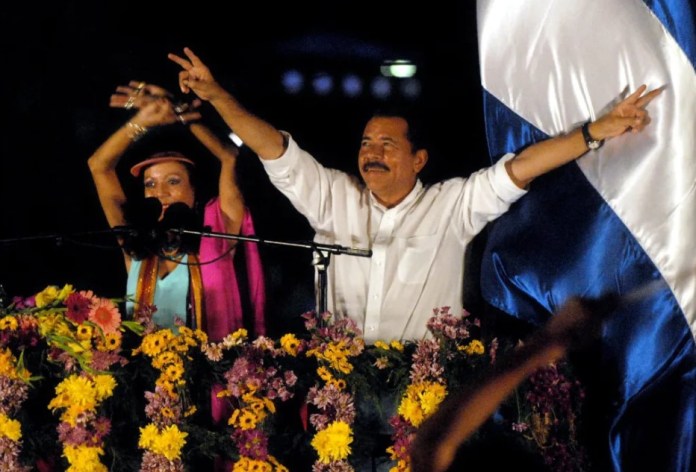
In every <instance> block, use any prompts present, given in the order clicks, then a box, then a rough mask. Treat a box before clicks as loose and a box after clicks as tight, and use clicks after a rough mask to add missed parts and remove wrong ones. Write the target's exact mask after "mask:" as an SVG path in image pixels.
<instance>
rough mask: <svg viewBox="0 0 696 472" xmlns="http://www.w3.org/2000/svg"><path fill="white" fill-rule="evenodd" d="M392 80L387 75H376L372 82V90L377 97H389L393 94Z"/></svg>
mask: <svg viewBox="0 0 696 472" xmlns="http://www.w3.org/2000/svg"><path fill="white" fill-rule="evenodd" d="M391 89H392V86H391V82H389V79H387V78H386V77H375V78H374V80H373V81H372V83H371V84H370V90H371V92H372V95H373V96H374V97H375V98H382V99H384V98H387V97H389V95H391V91H392V90H391Z"/></svg>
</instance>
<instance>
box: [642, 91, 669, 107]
mask: <svg viewBox="0 0 696 472" xmlns="http://www.w3.org/2000/svg"><path fill="white" fill-rule="evenodd" d="M663 90H664V87H660V88H656V89H655V90H651V91H650V92H648V93H646V94H645V95H643V96H642V97H640V99H638V101H637V102H636V105H637V106H639V107H641V108H645V107H646V106H647V105H648V103H650V102H651V101H652V100H653V98H655V97H657V96H658V95H660V94H661V93H662V91H663Z"/></svg>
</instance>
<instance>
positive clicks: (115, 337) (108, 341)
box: [99, 331, 123, 351]
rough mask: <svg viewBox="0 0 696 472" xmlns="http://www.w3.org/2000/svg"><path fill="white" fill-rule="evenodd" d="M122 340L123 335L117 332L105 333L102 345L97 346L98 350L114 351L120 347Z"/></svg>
mask: <svg viewBox="0 0 696 472" xmlns="http://www.w3.org/2000/svg"><path fill="white" fill-rule="evenodd" d="M122 339H123V335H122V334H121V333H120V332H119V331H116V332H115V333H106V335H104V341H103V344H100V346H99V347H100V350H102V349H103V350H105V351H115V350H117V349H118V348H120V347H121V341H122Z"/></svg>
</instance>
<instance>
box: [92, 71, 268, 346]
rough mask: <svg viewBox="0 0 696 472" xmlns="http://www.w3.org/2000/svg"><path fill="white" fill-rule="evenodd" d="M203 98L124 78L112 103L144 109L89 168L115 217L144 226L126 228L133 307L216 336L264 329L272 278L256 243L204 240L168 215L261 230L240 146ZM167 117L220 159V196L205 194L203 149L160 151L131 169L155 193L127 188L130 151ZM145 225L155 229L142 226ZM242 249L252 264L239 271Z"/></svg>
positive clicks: (215, 227) (159, 320)
mask: <svg viewBox="0 0 696 472" xmlns="http://www.w3.org/2000/svg"><path fill="white" fill-rule="evenodd" d="M199 104H200V102H197V101H196V102H192V103H175V102H174V97H173V96H172V94H170V93H169V92H167V91H166V90H165V89H163V88H162V87H159V86H156V85H151V84H147V83H145V82H135V81H133V82H130V83H129V85H127V86H119V87H117V89H116V93H115V94H113V95H112V96H111V99H110V106H112V107H115V108H124V109H126V110H131V109H134V110H136V113H135V114H134V115H133V116H131V117H130V119H129V120H128V121H127V122H126V123H125V124H124V125H122V126H121V127H120V128H118V129H117V130H116V131H115V132H114V133H113V134H112V135H111V136H109V138H108V139H107V140H106V141H105V142H104V143H103V144H102V145H101V146H100V147H99V148H98V149H97V150H96V151H95V152H94V154H93V155H92V156H91V157H90V158H89V161H88V164H89V168H90V171H91V174H92V178H93V180H94V183H95V186H96V189H97V194H98V196H99V201H100V203H101V206H102V209H103V211H104V214H105V216H106V219H107V221H108V223H109V225H110V226H111V227H112V228H113V227H126V228H127V227H129V226H130V227H133V226H135V228H136V229H135V234H138V233H144V234H140V235H139V236H137V237H131V236H124V237H121V243H122V245H123V249H124V258H125V264H126V270H127V271H128V288H127V293H128V294H129V295H130V296H132V298H133V304H129V311H130V310H139V309H142V308H147V307H153V306H154V307H155V309H156V310H155V312H154V315H153V318H152V319H153V321H154V322H155V323H156V324H157V325H159V326H162V327H173V326H175V325H176V324H177V323H185V324H186V325H187V326H190V327H194V328H200V329H202V330H204V331H205V332H207V334H208V335H209V337H210V338H211V339H212V340H220V339H222V338H223V337H224V336H226V335H227V334H229V333H231V332H233V331H235V330H236V329H239V328H242V327H244V328H246V329H248V330H249V331H250V332H252V333H253V334H256V335H259V334H263V333H265V320H264V308H265V285H264V277H263V270H262V267H261V259H260V256H259V252H258V248H257V247H256V244H253V243H241V244H239V245H236V244H235V241H230V240H227V239H214V238H208V237H204V238H201V240H200V246H198V244H197V241H196V242H195V243H194V244H187V239H186V238H176V237H175V236H172V234H171V233H168V232H166V230H167V229H168V228H167V225H166V224H162V223H163V222H162V220H164V221H165V222H166V221H167V220H171V222H172V223H174V224H181V223H182V222H184V221H185V222H186V223H187V224H189V223H190V222H191V220H192V218H193V219H194V220H195V222H196V226H198V227H201V228H202V227H204V226H205V227H209V228H210V230H211V231H213V232H224V233H230V234H242V235H252V234H254V228H253V222H252V219H251V215H250V213H249V211H248V209H247V208H246V207H245V205H244V199H243V196H242V194H241V191H240V189H239V187H238V185H237V178H236V171H235V167H236V161H237V156H238V149H237V148H236V147H235V146H234V145H232V143H224V142H222V141H221V140H220V139H218V137H217V136H216V135H215V134H214V133H213V132H212V131H211V130H210V129H209V128H208V127H206V126H205V125H203V124H202V123H200V122H199V120H200V118H201V114H200V112H199V111H198V105H199ZM166 126H177V127H180V128H181V129H182V130H187V132H190V133H191V134H193V136H195V138H197V139H198V141H200V142H201V144H203V146H205V148H207V149H208V151H210V153H211V154H213V155H214V156H215V157H216V158H217V159H218V160H219V162H220V175H219V181H218V182H219V183H218V195H217V196H216V197H215V198H213V199H211V200H210V201H207V202H202V201H199V194H200V192H198V191H197V183H196V181H195V169H196V158H195V157H194V156H187V155H184V154H182V153H179V152H175V151H164V152H158V153H156V154H154V155H151V156H149V157H148V158H147V159H145V160H143V161H141V162H138V163H137V164H135V165H134V166H132V167H131V169H130V174H131V176H132V177H134V178H137V179H139V180H140V182H141V183H142V185H143V190H142V191H143V193H142V195H143V196H144V197H145V198H144V200H143V199H141V198H136V197H131V198H130V199H129V198H128V197H127V196H126V193H125V191H124V189H123V186H122V184H121V181H120V180H119V175H118V172H117V169H118V166H119V163H120V161H121V158H122V157H123V155H124V154H125V153H126V152H127V151H129V150H130V149H131V147H132V146H133V143H135V142H136V141H138V140H139V139H141V138H142V137H143V136H145V135H146V134H148V132H149V131H150V130H152V129H154V128H160V127H166ZM165 149H166V147H165ZM134 202H135V203H134ZM142 225H145V226H148V228H149V229H153V230H152V231H138V227H139V226H140V229H141V230H142ZM154 228H157V230H155V229H154ZM182 240H183V242H184V244H182ZM240 249H243V253H244V259H245V264H244V265H242V266H241V267H242V269H240V268H239V267H240V266H239V265H238V266H237V267H238V268H237V270H235V264H234V260H235V258H237V257H239V255H238V253H240ZM245 307H246V308H247V310H246V311H247V312H246V313H245V312H244V308H245Z"/></svg>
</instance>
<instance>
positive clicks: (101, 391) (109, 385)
mask: <svg viewBox="0 0 696 472" xmlns="http://www.w3.org/2000/svg"><path fill="white" fill-rule="evenodd" d="M93 381H94V387H95V389H96V391H97V401H102V400H104V399H106V398H109V397H110V396H111V395H113V393H114V388H115V387H116V379H114V377H113V376H111V375H109V374H100V375H95V376H94V378H93Z"/></svg>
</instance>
